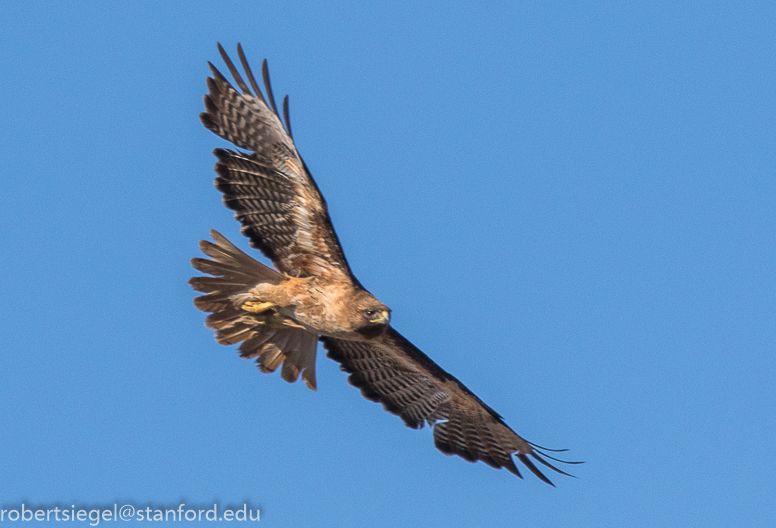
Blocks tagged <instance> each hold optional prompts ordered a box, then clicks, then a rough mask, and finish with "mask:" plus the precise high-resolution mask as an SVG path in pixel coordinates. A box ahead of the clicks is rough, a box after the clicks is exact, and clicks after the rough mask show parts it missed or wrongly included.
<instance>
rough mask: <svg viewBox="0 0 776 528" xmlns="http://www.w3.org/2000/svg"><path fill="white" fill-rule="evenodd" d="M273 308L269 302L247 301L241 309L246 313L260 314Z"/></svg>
mask: <svg viewBox="0 0 776 528" xmlns="http://www.w3.org/2000/svg"><path fill="white" fill-rule="evenodd" d="M273 306H275V305H274V304H272V303H271V302H256V301H248V302H247V303H243V305H242V306H241V308H242V309H243V310H245V311H246V312H253V313H262V312H266V311H267V310H269V309H270V308H272V307H273Z"/></svg>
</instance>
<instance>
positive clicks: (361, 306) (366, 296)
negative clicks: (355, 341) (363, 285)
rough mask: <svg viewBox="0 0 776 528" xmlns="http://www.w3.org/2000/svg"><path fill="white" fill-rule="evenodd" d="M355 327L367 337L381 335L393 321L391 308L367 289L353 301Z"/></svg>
mask: <svg viewBox="0 0 776 528" xmlns="http://www.w3.org/2000/svg"><path fill="white" fill-rule="evenodd" d="M351 308H352V310H353V313H352V316H353V319H352V323H353V329H354V330H355V331H356V332H358V333H359V334H361V335H363V336H365V337H374V336H377V335H380V334H381V333H382V332H383V331H385V329H386V328H387V327H388V324H389V323H390V322H391V309H390V308H388V307H387V306H386V305H384V304H383V303H381V302H380V301H378V300H377V298H376V297H375V296H374V295H372V294H371V293H369V292H367V291H363V292H361V294H360V295H358V297H357V298H356V299H355V302H353V303H352V305H351Z"/></svg>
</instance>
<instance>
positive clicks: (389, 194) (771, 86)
mask: <svg viewBox="0 0 776 528" xmlns="http://www.w3.org/2000/svg"><path fill="white" fill-rule="evenodd" d="M366 4H367V3H362V2H326V3H323V2H321V3H309V4H308V3H306V2H294V1H284V2H265V3H257V2H188V3H185V4H184V3H180V4H174V3H156V2H153V3H152V2H133V3H123V4H118V3H112V2H110V3H109V2H93V3H87V2H84V3H71V4H64V3H60V2H56V3H55V2H48V3H46V2H43V3H40V2H37V3H36V2H24V3H21V2H19V3H16V4H15V5H10V6H6V7H5V8H4V10H3V31H2V33H0V45H1V46H0V49H2V51H0V57H1V62H0V64H2V66H3V72H4V75H3V81H2V99H3V104H2V105H0V122H2V123H3V126H2V131H0V135H1V136H2V142H1V144H2V148H0V163H2V167H3V178H4V192H2V193H0V225H2V226H3V228H2V231H0V233H1V234H0V236H1V237H2V238H1V240H2V245H3V248H4V256H3V258H2V259H0V273H1V274H2V280H0V298H2V299H3V301H4V302H3V303H2V304H1V305H0V320H2V322H3V323H2V328H3V329H2V333H1V335H2V343H3V344H2V349H3V354H1V355H0V372H2V374H0V380H2V382H1V383H0V447H1V449H0V475H2V478H0V503H2V504H3V507H13V506H18V505H19V504H20V503H21V502H26V504H27V505H30V504H32V505H44V506H48V505H55V504H59V505H65V506H69V505H70V504H77V505H95V506H100V505H112V504H113V503H114V502H118V503H119V505H120V504H122V503H125V502H127V503H134V504H136V505H138V506H142V507H145V505H147V504H153V505H164V506H177V505H178V504H179V503H180V502H186V503H187V504H198V505H209V504H212V503H213V502H218V503H219V504H221V505H222V507H225V506H226V505H229V504H242V503H243V502H245V501H248V502H249V503H251V504H252V505H254V506H255V507H260V508H261V511H262V517H261V518H262V520H261V523H262V525H266V526H277V527H286V526H289V527H290V526H323V527H325V526H372V527H381V526H435V525H444V526H449V527H458V526H491V527H497V526H531V527H542V526H553V527H559V526H560V527H565V526H598V527H621V526H635V527H642V526H643V527H654V526H707V527H717V526H767V525H774V523H776V505H774V502H773V496H774V492H776V489H774V488H776V486H775V484H776V482H775V480H774V477H773V467H774V465H776V456H774V452H773V448H772V443H773V438H774V436H776V426H775V425H774V424H776V388H774V385H775V384H774V379H776V359H774V346H775V345H776V324H775V323H776V317H775V316H774V312H776V279H775V277H776V274H775V273H774V262H776V217H775V216H774V210H776V97H774V94H776V61H774V60H773V57H776V49H775V48H776V40H774V35H776V7H775V6H774V4H773V3H768V2H757V3H755V2H751V3H750V2H736V3H733V2H704V3H690V2H676V1H673V2H594V3H589V2H587V3H567V2H552V3H550V2H548V3H536V2H523V3H520V5H518V6H515V5H514V4H516V3H514V2H511V3H497V2H485V1H483V2H459V3H456V4H454V5H451V4H447V5H446V7H444V8H442V7H440V5H441V4H437V5H435V4H432V3H423V2H416V3H415V4H416V5H415V6H414V7H411V8H410V7H407V6H403V5H399V4H398V3H393V2H391V3H389V2H375V3H370V4H369V5H366ZM544 4H547V5H544ZM218 41H220V42H222V43H223V44H224V46H225V47H226V48H227V49H228V50H229V51H230V52H231V51H232V50H233V49H234V45H235V44H236V43H237V42H238V41H239V42H242V43H243V46H244V47H245V50H246V53H247V55H248V58H249V60H250V61H251V62H252V64H253V65H254V68H255V69H257V68H258V65H259V64H260V62H261V60H262V59H263V58H264V57H266V58H268V59H269V64H270V70H271V73H272V79H273V84H274V89H275V94H276V96H280V95H282V94H286V93H288V94H290V99H291V119H292V123H293V128H294V135H295V138H296V142H297V146H298V148H299V149H300V151H301V152H302V155H303V156H304V157H305V160H306V162H307V164H308V166H309V167H310V169H311V171H312V173H313V175H314V176H315V178H316V180H317V182H318V184H319V186H320V188H321V190H322V192H323V193H324V196H325V197H326V199H327V201H328V204H329V208H330V212H331V216H332V219H333V222H334V226H335V228H336V229H337V232H338V234H339V237H340V239H341V241H342V244H343V247H344V250H345V253H346V255H347V256H348V259H349V260H350V264H351V266H352V267H353V269H354V271H355V273H356V275H357V276H358V277H359V279H360V280H361V282H362V283H364V284H365V285H366V286H367V287H368V288H369V289H370V291H372V292H373V293H374V294H376V295H377V296H378V297H379V298H380V299H381V300H382V301H384V302H385V303H386V304H388V305H389V306H390V307H391V308H392V309H393V324H394V326H395V327H396V328H397V329H398V330H399V331H400V332H402V333H403V334H404V335H405V336H407V337H408V338H409V339H410V340H412V341H413V342H414V343H415V344H416V345H417V346H419V347H420V348H421V349H423V350H424V351H425V352H426V353H427V354H428V355H429V356H431V357H432V358H433V359H434V360H435V361H437V362H438V363H439V364H440V365H441V366H442V367H443V368H445V369H446V370H448V371H449V372H451V373H453V374H454V375H456V376H457V377H458V378H460V379H461V380H462V381H463V382H464V383H466V384H467V385H468V386H469V388H470V389H472V390H473V391H474V392H475V393H476V394H478V395H479V396H480V397H481V398H482V399H483V400H484V401H486V402H487V403H488V404H489V405H491V406H492V407H493V408H495V409H496V410H497V411H498V412H499V413H501V414H502V415H503V416H504V417H505V419H506V421H507V423H509V424H510V425H511V426H512V427H513V428H514V429H515V430H516V431H517V432H518V433H519V434H521V435H522V436H524V437H526V438H528V439H529V440H532V441H534V442H536V443H538V444H540V445H547V446H549V447H567V448H569V449H570V451H569V457H570V458H572V459H578V460H584V461H585V462H586V463H585V464H584V465H582V466H576V467H575V468H574V469H573V472H574V473H575V475H577V476H578V478H577V479H570V478H565V477H561V476H558V477H557V478H554V481H555V483H556V485H557V488H555V489H553V488H551V487H549V486H547V485H545V484H543V483H541V482H540V481H538V480H537V479H535V478H533V477H532V476H530V475H529V476H528V477H527V478H526V479H525V480H524V481H521V480H519V479H517V478H515V477H514V476H513V475H511V474H509V473H508V472H506V471H496V470H493V469H491V468H489V467H487V466H485V465H484V464H469V463H466V462H465V461H463V460H461V459H458V458H452V457H445V456H443V455H442V454H440V453H439V452H437V451H436V450H435V449H434V447H433V441H432V438H431V434H430V431H429V430H428V429H426V430H423V431H420V432H418V431H412V430H410V429H407V428H405V427H404V426H403V425H402V423H401V421H400V420H399V419H398V418H396V417H395V416H392V415H389V414H388V413H386V412H384V411H383V410H382V409H381V407H380V406H379V405H377V404H374V403H371V402H368V401H366V400H364V399H362V398H361V396H360V395H359V393H358V391H357V390H356V389H354V388H352V387H350V386H349V385H348V384H347V382H346V375H345V374H344V373H342V372H340V371H339V369H338V366H337V364H335V363H334V362H332V361H330V360H328V359H326V358H325V357H323V356H322V355H320V356H319V360H318V386H319V389H318V391H317V392H316V393H313V392H311V391H309V390H308V389H306V388H305V387H304V386H303V385H302V384H299V383H297V384H293V385H291V384H287V383H285V382H284V381H282V380H281V379H280V377H279V375H277V374H275V375H263V374H261V373H259V372H258V371H257V369H256V368H255V367H254V366H253V364H252V363H251V362H248V361H244V360H241V359H239V358H238V356H237V353H236V351H235V350H233V349H229V348H225V347H221V346H219V345H217V344H216V343H215V341H214V340H213V336H212V332H211V331H209V330H207V329H206V328H204V326H203V314H202V313H201V312H198V311H197V310H196V309H195V308H194V307H193V305H192V303H191V300H192V298H193V297H194V295H195V294H194V292H193V291H191V290H190V289H189V287H188V285H187V284H186V281H187V280H188V278H189V277H190V276H191V275H192V274H193V270H192V269H191V267H190V265H189V259H190V258H191V257H193V256H197V255H198V249H197V242H198V241H199V240H200V239H202V238H206V237H207V234H208V230H209V229H211V228H216V229H218V230H219V231H221V232H222V233H224V234H225V235H227V236H228V237H229V238H231V239H232V240H234V241H235V242H239V244H240V245H241V247H243V248H247V243H245V240H243V239H242V238H241V237H240V236H239V234H238V227H239V226H238V224H237V222H235V221H234V220H233V219H232V215H231V213H230V212H229V211H228V210H227V209H225V208H224V207H223V206H222V205H221V199H220V195H219V193H218V192H217V191H216V190H215V189H214V188H213V186H212V179H213V177H214V173H213V171H212V166H213V163H214V158H213V156H212V154H211V151H212V150H213V149H214V148H216V147H219V146H225V144H224V142H223V141H222V140H220V139H219V138H217V137H215V136H214V135H212V134H211V133H209V132H208V131H207V130H205V129H204V128H203V127H202V126H201V125H200V123H199V120H198V117H197V116H198V113H199V112H200V111H201V110H202V95H203V93H204V91H205V89H206V87H205V77H206V75H207V74H208V69H207V65H206V61H208V60H210V61H212V62H214V63H215V64H216V65H220V64H221V62H220V58H219V56H218V52H217V50H216V42H218Z"/></svg>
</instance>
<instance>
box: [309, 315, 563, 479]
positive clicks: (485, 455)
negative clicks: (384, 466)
mask: <svg viewBox="0 0 776 528" xmlns="http://www.w3.org/2000/svg"><path fill="white" fill-rule="evenodd" d="M321 341H323V346H324V347H325V348H326V349H327V350H328V354H327V355H328V357H330V358H331V359H333V360H335V361H338V362H339V363H341V368H342V370H344V371H346V372H349V373H350V376H349V378H348V381H349V382H350V384H351V385H354V386H356V387H358V388H360V389H361V393H362V394H363V395H364V397H365V398H367V399H369V400H372V401H378V402H381V403H382V404H383V407H385V409H386V410H388V411H389V412H391V413H393V414H396V415H398V416H400V417H401V419H402V420H404V423H405V424H406V425H407V426H408V427H412V428H413V429H419V428H421V427H423V425H424V424H425V423H428V424H429V425H431V426H432V427H433V431H434V443H435V444H436V447H437V448H438V449H439V450H440V451H442V452H443V453H445V454H446V455H458V456H461V457H463V458H464V459H466V460H468V461H470V462H474V461H477V460H482V461H483V462H485V463H486V464H488V465H490V466H492V467H494V468H497V469H501V468H507V469H508V470H509V471H511V472H512V473H514V474H515V475H517V476H518V477H521V478H522V475H521V474H520V471H519V470H518V469H517V466H516V465H515V462H514V460H513V459H512V456H511V455H512V454H513V453H514V454H515V455H516V456H517V458H518V459H519V460H520V461H521V462H522V463H523V464H525V466H526V467H528V469H529V470H531V472H532V473H533V474H534V475H536V476H537V477H539V478H540V479H541V480H543V481H544V482H546V483H547V484H550V485H553V484H552V482H550V480H549V479H548V478H547V477H546V476H545V475H544V474H543V473H542V472H541V471H540V470H539V468H537V467H536V465H535V464H534V463H533V461H532V460H531V458H529V457H533V459H534V460H536V461H538V462H539V463H540V464H543V465H544V466H546V467H548V468H550V469H552V470H553V471H555V472H557V473H560V474H563V475H569V474H568V473H566V472H565V471H562V470H560V469H558V468H557V467H555V466H553V465H552V464H551V463H549V462H548V461H547V460H545V458H550V459H552V460H555V461H557V462H562V463H567V464H577V463H578V462H566V461H563V460H559V459H557V458H554V457H552V456H550V455H548V454H547V453H545V452H544V451H555V450H552V449H546V448H540V447H539V446H537V445H535V444H533V443H531V442H528V441H527V440H525V439H523V438H521V437H520V436H519V435H518V434H517V433H515V432H514V431H513V430H512V429H510V428H509V426H507V425H506V424H505V423H504V421H503V419H502V418H501V416H499V415H498V414H497V413H496V412H495V411H494V410H493V409H491V408H490V407H488V406H487V405H485V403H484V402H483V401H482V400H480V399H479V398H478V397H477V396H475V395H474V394H473V393H472V392H471V391H470V390H469V389H467V388H466V387H465V386H464V385H463V384H462V383H461V382H460V381H458V380H457V379H455V378H454V377H453V376H451V375H450V374H448V373H447V372H445V371H444V370H442V368H440V367H439V365H437V364H436V363H434V362H433V361H432V360H431V359H429V357H428V356H426V355H425V354H424V353H423V352H421V351H420V350H419V349H418V348H417V347H415V345H413V344H412V343H410V342H409V341H408V340H407V339H405V338H404V337H403V336H402V335H401V334H399V333H398V332H397V331H396V330H394V329H393V328H388V330H387V331H386V332H385V333H384V334H383V335H382V336H381V337H378V338H376V339H374V340H371V341H369V342H358V341H344V340H341V339H334V338H331V337H322V338H321ZM542 450H544V451H542ZM569 476H571V475H569Z"/></svg>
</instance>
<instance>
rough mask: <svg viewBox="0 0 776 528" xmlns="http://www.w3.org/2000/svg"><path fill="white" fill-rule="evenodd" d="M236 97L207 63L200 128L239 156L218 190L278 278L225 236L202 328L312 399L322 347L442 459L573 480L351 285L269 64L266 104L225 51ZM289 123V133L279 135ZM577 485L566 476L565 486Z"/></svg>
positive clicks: (216, 249)
mask: <svg viewBox="0 0 776 528" xmlns="http://www.w3.org/2000/svg"><path fill="white" fill-rule="evenodd" d="M218 50H219V52H220V54H221V57H222V58H223V60H224V63H225V64H226V67H227V68H228V69H229V71H230V73H231V74H232V77H233V78H234V81H235V83H236V84H237V87H238V88H239V91H238V90H237V89H235V88H234V87H233V86H232V85H231V84H230V83H229V81H228V80H227V79H226V78H225V77H224V76H223V75H222V74H221V72H219V71H218V69H217V68H216V67H215V66H213V65H212V64H211V63H208V64H209V66H210V70H211V72H212V75H213V76H212V77H209V78H208V79H207V86H208V91H209V93H208V94H206V95H205V112H203V113H202V114H200V118H201V120H202V123H203V124H204V125H205V127H206V128H207V129H208V130H210V131H212V132H214V133H215V134H216V135H218V136H220V137H222V138H224V139H226V140H228V141H230V142H231V143H233V144H234V145H235V146H236V147H237V148H238V149H240V150H227V149H220V148H219V149H216V150H215V151H214V154H215V156H216V158H217V159H218V162H217V163H216V165H215V172H216V173H217V174H218V177H217V178H216V180H215V186H216V188H217V189H218V190H219V191H221V192H222V193H223V201H224V205H226V206H227V207H228V208H229V209H232V210H233V211H234V212H235V218H236V219H237V220H238V221H239V222H240V223H241V224H242V229H241V233H242V234H243V235H245V236H246V237H248V238H249V239H250V245H251V246H252V247H254V248H257V249H259V250H260V251H261V252H262V253H263V254H264V255H265V256H266V257H267V258H269V259H270V260H271V261H272V264H273V265H274V267H275V268H276V269H272V268H270V267H268V266H266V265H264V264H262V263H260V262H258V261H257V260H255V259H254V258H252V257H250V256H249V255H247V254H246V253H244V252H243V251H241V250H240V249H238V248H237V247H235V246H234V245H233V244H232V243H230V242H229V241H228V240H227V239H226V238H224V237H223V236H222V235H221V234H219V233H218V232H216V231H215V230H214V231H211V235H212V238H213V241H212V242H209V241H204V240H203V241H202V242H200V249H201V250H202V251H203V253H205V255H207V256H208V257H210V258H209V259H206V258H194V259H192V265H193V266H194V268H196V269H197V270H199V271H201V272H203V273H205V274H206V276H199V277H194V278H192V279H191V280H190V284H191V286H192V287H193V288H194V289H195V290H197V291H199V292H202V293H204V295H201V296H199V297H197V298H195V299H194V304H195V306H196V307H197V308H199V309H200V310H203V311H205V312H210V315H209V316H208V317H207V318H206V322H205V324H206V325H207V326H208V327H209V328H211V329H213V330H215V331H216V341H218V343H220V344H223V345H232V344H237V343H241V344H240V347H239V351H240V355H241V356H242V357H243V358H256V361H257V363H258V366H259V368H260V369H261V371H262V372H273V371H275V370H276V369H278V368H280V371H281V376H282V378H283V379H284V380H286V381H289V382H294V381H296V380H297V379H299V377H300V376H301V378H302V379H303V380H304V381H305V383H306V384H307V386H308V387H310V388H311V389H313V390H315V389H316V380H315V355H316V348H317V342H318V340H320V341H321V342H322V343H323V346H324V348H325V349H326V350H327V352H328V353H327V356H328V357H330V358H331V359H333V360H335V361H337V362H339V363H340V365H341V369H342V370H344V371H345V372H348V373H349V374H350V376H349V377H348V381H349V382H350V384H352V385H354V386H356V387H358V388H359V389H361V393H362V394H363V396H364V397H365V398H367V399H369V400H372V401H376V402H380V403H382V404H383V406H384V407H385V409H386V410H387V411H389V412H391V413H393V414H396V415H398V416H399V417H401V419H402V420H404V423H405V424H406V425H407V426H409V427H412V428H414V429H419V428H421V427H423V426H424V425H425V424H428V425H429V426H430V427H432V429H433V436H434V443H435V445H436V447H437V448H438V449H439V450H440V451H442V452H443V453H445V454H447V455H459V456H461V457H463V458H464V459H466V460H468V461H471V462H474V461H477V460H481V461H483V462H485V463H486V464H488V465H490V466H492V467H494V468H499V469H500V468H507V469H508V470H509V471H511V472H512V473H514V474H515V475H517V476H518V477H520V478H522V475H521V474H520V471H519V470H518V468H517V466H516V464H515V460H514V459H513V458H512V455H513V454H514V455H515V456H516V457H517V459H518V460H519V461H520V462H522V463H523V464H524V465H525V466H526V467H527V468H528V469H529V470H530V471H531V472H532V473H534V474H535V475H536V476H537V477H538V478H540V479H541V480H542V481H544V482H546V483H548V484H550V485H553V484H552V482H551V481H550V480H549V479H548V478H547V477H546V476H545V475H544V474H543V473H542V472H541V471H540V470H539V468H538V467H537V466H536V464H535V463H534V461H536V462H538V463H539V464H541V465H543V466H544V467H547V468H549V469H551V470H552V471H555V472H557V473H560V474H563V475H569V474H568V473H566V472H565V471H563V470H561V469H559V468H557V467H556V466H554V465H553V464H551V463H550V462H548V461H547V459H551V460H554V461H556V462H562V463H576V462H566V461H563V460H560V459H557V458H554V457H553V456H551V455H549V454H547V451H562V450H552V449H547V448H542V447H540V446H537V445H536V444H533V443H531V442H529V441H527V440H525V439H523V438H522V437H520V436H519V435H518V434H517V433H515V432H514V431H513V430H512V429H510V428H509V426H507V425H506V423H505V422H504V420H503V419H502V417H501V416H500V415H499V414H498V413H496V412H495V411H494V410H493V409H491V408H490V407H488V406H487V405H486V404H485V403H484V402H483V401H482V400H480V399H479V398H478V397H477V396H475V395H474V394H473V393H472V392H471V391H470V390H469V389H467V388H466V387H465V386H464V385H463V383H461V382H460V381H458V380H457V379H456V378H455V377H453V376H452V375H450V374H448V373H447V372H445V371H444V370H443V369H442V368H440V367H439V366H438V365H437V364H436V363H434V362H433V361H432V360H431V359H429V357H428V356H426V355H425V354H424V353H423V352H421V351H420V350H419V349H418V348H416V347H415V346H414V345H413V344H412V343H410V342H409V341H408V340H407V339H405V338H404V337H403V336H402V335H401V334H399V332H397V331H396V330H394V329H393V327H391V326H390V316H391V310H390V309H389V308H388V307H387V306H386V305H385V304H383V303H382V302H380V301H379V300H378V299H377V298H375V297H374V296H373V295H372V294H371V293H369V292H368V291H367V290H366V289H365V288H364V287H363V286H362V285H361V283H360V282H359V281H358V279H356V277H355V275H354V274H353V272H352V271H351V269H350V266H349V265H348V262H347V260H346V259H345V255H344V253H343V251H342V247H341V246H340V243H339V240H338V239H337V234H336V233H335V232H334V228H333V226H332V223H331V219H330V218H329V214H328V211H327V207H326V201H325V200H324V199H323V196H321V193H320V191H319V189H318V187H317V185H316V183H315V181H314V180H313V177H312V176H311V174H310V172H309V171H308V169H307V166H306V165H305V163H304V161H303V160H302V157H301V156H300V155H299V152H298V151H297V150H296V147H295V145H294V140H293V136H292V134H291V123H290V120H289V113H288V96H286V97H285V98H284V100H283V117H284V119H283V121H281V118H280V113H279V111H278V107H277V105H276V104H275V98H274V95H273V93H272V87H271V85H270V80H269V71H268V68H267V61H266V60H265V61H264V62H263V64H262V76H263V80H264V88H265V90H266V97H265V96H264V95H263V94H262V91H261V89H260V88H259V85H258V83H257V82H256V78H255V77H254V75H253V72H252V71H251V68H250V66H249V65H248V62H247V61H246V59H245V55H244V53H243V50H242V47H241V46H240V45H239V44H238V45H237V55H238V57H239V59H240V63H241V64H242V67H243V70H244V71H245V75H246V77H247V79H248V82H249V83H250V87H249V86H248V84H246V82H245V81H244V80H243V77H242V76H241V74H240V72H239V71H238V70H237V68H236V67H235V65H234V64H233V63H232V61H231V60H230V58H229V56H228V55H227V53H226V52H225V51H224V49H223V47H222V46H221V45H220V44H219V45H218ZM284 122H285V123H284ZM569 476H570V475H569Z"/></svg>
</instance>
